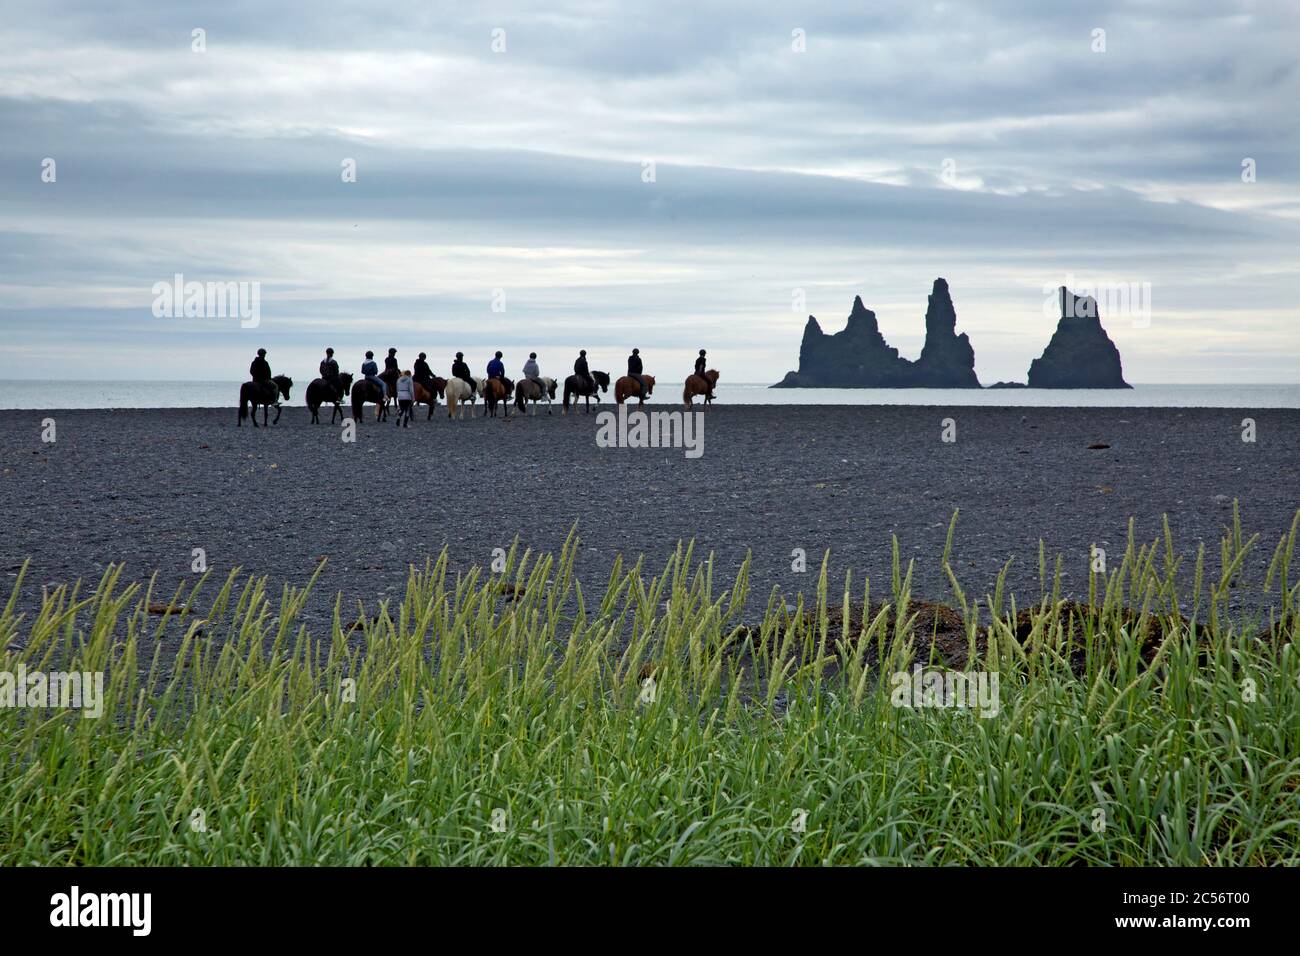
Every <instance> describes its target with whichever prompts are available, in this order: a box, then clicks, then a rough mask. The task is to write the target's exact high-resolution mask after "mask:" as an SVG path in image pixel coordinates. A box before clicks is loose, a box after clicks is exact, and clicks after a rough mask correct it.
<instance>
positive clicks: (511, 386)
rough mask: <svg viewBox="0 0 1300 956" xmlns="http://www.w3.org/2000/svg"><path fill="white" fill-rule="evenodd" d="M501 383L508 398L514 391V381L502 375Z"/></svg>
mask: <svg viewBox="0 0 1300 956" xmlns="http://www.w3.org/2000/svg"><path fill="white" fill-rule="evenodd" d="M501 384H502V385H504V386H505V388H506V398H509V397H510V396H511V395H513V394H514V393H515V383H514V382H512V381H511V380H510V379H508V378H506V377H505V376H504V375H503V376H502V377H501Z"/></svg>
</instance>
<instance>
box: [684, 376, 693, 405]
mask: <svg viewBox="0 0 1300 956" xmlns="http://www.w3.org/2000/svg"><path fill="white" fill-rule="evenodd" d="M682 402H683V403H684V404H685V405H686V407H687V408H690V407H691V380H690V379H689V378H688V379H687V380H686V384H685V385H683V386H682Z"/></svg>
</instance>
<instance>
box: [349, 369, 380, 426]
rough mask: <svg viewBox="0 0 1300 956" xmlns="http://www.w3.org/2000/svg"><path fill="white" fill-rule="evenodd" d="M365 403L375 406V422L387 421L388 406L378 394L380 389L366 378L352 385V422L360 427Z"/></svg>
mask: <svg viewBox="0 0 1300 956" xmlns="http://www.w3.org/2000/svg"><path fill="white" fill-rule="evenodd" d="M366 402H369V403H370V404H371V405H374V406H375V421H377V422H386V421H388V404H387V403H386V402H385V401H384V396H383V395H382V394H380V388H379V386H378V385H376V384H375V383H374V382H372V381H370V379H368V378H363V379H360V380H359V381H356V382H353V383H352V421H353V422H354V423H355V424H357V425H360V424H361V419H362V417H363V416H364V413H365V405H366Z"/></svg>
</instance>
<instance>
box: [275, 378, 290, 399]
mask: <svg viewBox="0 0 1300 956" xmlns="http://www.w3.org/2000/svg"><path fill="white" fill-rule="evenodd" d="M271 381H273V382H275V387H276V388H277V389H279V390H280V394H281V395H283V396H284V400H285V401H286V402H287V401H288V400H289V389H291V388H293V379H291V378H290V377H289V376H288V375H276V376H274V377H273V378H272V379H271Z"/></svg>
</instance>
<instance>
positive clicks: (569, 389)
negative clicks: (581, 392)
mask: <svg viewBox="0 0 1300 956" xmlns="http://www.w3.org/2000/svg"><path fill="white" fill-rule="evenodd" d="M572 394H573V388H572V386H571V385H570V384H569V380H568V379H567V378H566V379H565V380H564V410H565V411H566V412H567V411H568V410H569V396H570V395H572Z"/></svg>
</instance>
